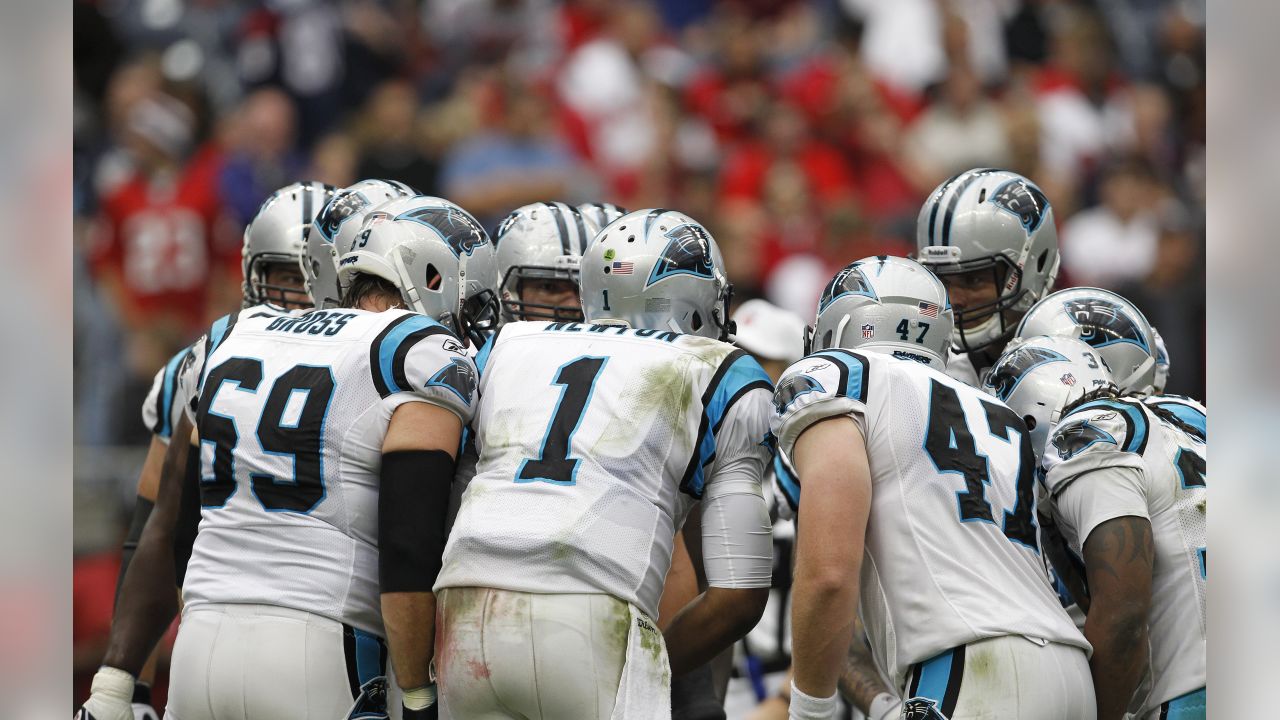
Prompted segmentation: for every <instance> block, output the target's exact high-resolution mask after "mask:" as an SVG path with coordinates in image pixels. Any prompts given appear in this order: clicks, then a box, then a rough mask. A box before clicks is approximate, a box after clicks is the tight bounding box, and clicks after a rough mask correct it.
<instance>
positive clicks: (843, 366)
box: [814, 348, 867, 403]
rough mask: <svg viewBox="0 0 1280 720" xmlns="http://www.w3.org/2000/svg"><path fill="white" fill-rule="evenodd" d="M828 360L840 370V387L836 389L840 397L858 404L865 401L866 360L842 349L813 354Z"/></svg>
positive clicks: (831, 349)
mask: <svg viewBox="0 0 1280 720" xmlns="http://www.w3.org/2000/svg"><path fill="white" fill-rule="evenodd" d="M814 356H820V357H823V358H826V359H828V360H833V361H835V363H836V365H837V366H838V367H839V368H840V387H838V388H837V389H836V392H838V393H839V394H840V395H842V396H844V397H847V398H853V399H854V400H857V401H858V402H863V403H865V402H866V401H867V359H866V358H864V357H862V356H861V355H859V354H857V353H855V352H852V351H849V350H845V349H843V348H830V349H828V350H823V351H821V352H817V353H814Z"/></svg>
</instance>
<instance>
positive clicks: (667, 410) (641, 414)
mask: <svg viewBox="0 0 1280 720" xmlns="http://www.w3.org/2000/svg"><path fill="white" fill-rule="evenodd" d="M696 361H697V360H696V358H695V357H694V356H691V355H684V354H682V355H679V356H677V357H675V358H672V359H671V361H669V362H662V363H657V364H655V365H652V366H650V367H648V368H645V369H644V370H643V371H642V372H640V373H639V374H638V375H636V376H635V377H634V378H632V379H631V380H630V382H629V383H628V385H627V389H626V390H624V391H623V392H622V394H621V397H619V398H618V407H619V408H620V409H622V410H625V412H619V413H615V414H614V416H613V417H612V418H610V419H609V425H608V426H607V427H606V428H605V431H604V432H602V433H601V434H600V440H599V441H597V442H596V444H595V446H594V447H592V448H591V451H592V452H593V453H595V454H598V455H603V456H607V457H626V456H628V455H631V454H632V453H633V452H634V451H635V444H636V443H638V442H640V441H641V440H643V439H644V437H645V435H646V434H647V432H648V430H649V428H651V427H654V426H655V425H659V424H660V425H661V426H663V427H667V428H670V429H671V432H672V433H673V434H678V433H680V432H683V430H684V425H685V418H686V416H687V415H688V412H689V405H690V404H691V403H692V402H694V393H693V388H692V387H691V383H690V381H689V376H690V373H689V371H688V367H689V365H690V364H691V363H693V362H696Z"/></svg>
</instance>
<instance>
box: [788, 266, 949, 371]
mask: <svg viewBox="0 0 1280 720" xmlns="http://www.w3.org/2000/svg"><path fill="white" fill-rule="evenodd" d="M953 322H954V321H953V318H952V314H951V304H950V303H948V302H947V289H946V287H944V286H943V284H942V281H940V280H938V278H937V277H936V276H935V275H933V273H930V272H929V271H928V270H926V269H925V268H924V267H923V266H922V265H921V264H920V263H918V262H916V261H915V260H908V259H907V258H900V257H891V256H889V255H878V256H876V257H869V258H864V259H862V260H858V261H857V262H854V263H851V264H849V265H847V266H845V268H844V269H842V270H841V271H840V272H838V273H836V274H835V277H833V278H831V282H829V283H827V286H826V288H824V289H823V290H822V295H821V297H819V298H818V314H817V320H816V322H815V323H814V326H813V328H812V329H811V330H810V333H809V337H807V338H806V343H805V354H806V355H807V354H809V353H811V352H816V351H818V350H826V349H827V348H833V347H840V348H847V349H850V350H874V351H876V352H882V353H885V354H888V355H893V356H894V357H896V358H902V359H905V360H915V361H916V362H920V363H924V364H925V365H928V366H930V367H933V368H937V369H939V370H941V369H942V368H945V367H946V364H947V347H948V345H949V344H950V342H951V326H952V324H953Z"/></svg>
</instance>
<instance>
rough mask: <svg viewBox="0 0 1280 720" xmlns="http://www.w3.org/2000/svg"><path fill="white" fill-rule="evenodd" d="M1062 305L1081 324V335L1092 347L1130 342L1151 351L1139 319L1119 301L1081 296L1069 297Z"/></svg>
mask: <svg viewBox="0 0 1280 720" xmlns="http://www.w3.org/2000/svg"><path fill="white" fill-rule="evenodd" d="M1062 306H1063V308H1065V309H1066V311H1067V315H1068V316H1069V317H1070V318H1071V319H1072V320H1074V321H1075V323H1076V324H1077V325H1079V326H1080V339H1081V340H1083V341H1085V342H1087V343H1089V344H1090V345H1092V346H1093V347H1102V346H1104V345H1110V344H1112V343H1117V342H1131V343H1133V344H1135V345H1137V346H1138V347H1140V348H1142V349H1143V350H1147V351H1149V348H1148V347H1147V339H1146V338H1145V337H1143V334H1142V330H1141V328H1139V327H1138V323H1137V321H1136V320H1134V319H1133V318H1132V317H1131V316H1130V315H1129V314H1128V313H1127V312H1125V311H1124V308H1123V307H1121V306H1120V305H1119V304H1118V303H1114V302H1111V301H1110V300H1104V299H1102V298H1079V299H1076V300H1067V301H1065V302H1063V303H1062Z"/></svg>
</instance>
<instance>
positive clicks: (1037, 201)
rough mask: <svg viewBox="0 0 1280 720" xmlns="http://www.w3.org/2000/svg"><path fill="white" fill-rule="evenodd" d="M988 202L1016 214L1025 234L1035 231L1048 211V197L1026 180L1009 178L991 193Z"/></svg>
mask: <svg viewBox="0 0 1280 720" xmlns="http://www.w3.org/2000/svg"><path fill="white" fill-rule="evenodd" d="M990 202H992V203H994V204H995V205H996V206H997V207H999V208H1002V209H1004V210H1007V211H1009V212H1011V213H1013V214H1014V215H1017V216H1018V220H1019V221H1020V222H1021V223H1022V227H1023V229H1025V230H1026V231H1027V234H1028V235H1030V234H1031V233H1033V232H1035V231H1036V228H1038V227H1040V223H1041V222H1043V221H1044V216H1045V215H1046V214H1048V212H1049V198H1047V197H1045V196H1044V193H1043V192H1041V191H1040V188H1038V187H1036V186H1035V185H1032V184H1031V183H1029V182H1027V181H1026V180H1021V179H1019V180H1010V181H1008V182H1006V183H1005V184H1003V185H1001V186H1000V187H998V188H996V189H995V192H993V193H991V197H990Z"/></svg>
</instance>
